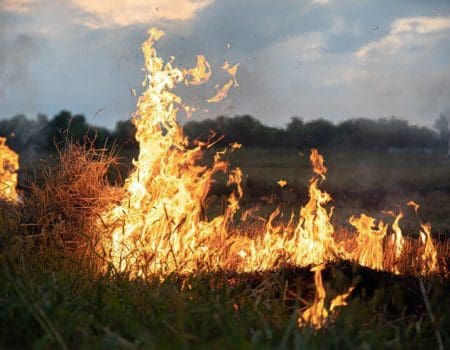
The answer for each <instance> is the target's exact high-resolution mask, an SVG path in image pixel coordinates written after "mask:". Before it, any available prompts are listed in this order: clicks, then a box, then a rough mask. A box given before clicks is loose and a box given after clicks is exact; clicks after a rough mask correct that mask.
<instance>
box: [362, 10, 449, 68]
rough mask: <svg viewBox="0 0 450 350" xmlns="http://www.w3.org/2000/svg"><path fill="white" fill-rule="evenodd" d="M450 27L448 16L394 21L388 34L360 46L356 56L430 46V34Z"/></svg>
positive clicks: (392, 52)
mask: <svg viewBox="0 0 450 350" xmlns="http://www.w3.org/2000/svg"><path fill="white" fill-rule="evenodd" d="M449 29H450V17H409V18H400V19H397V20H395V21H394V23H393V24H392V26H391V30H390V32H389V34H388V35H386V36H385V37H383V38H382V39H380V40H377V41H372V42H370V43H368V44H367V45H365V46H363V47H361V48H360V49H359V50H358V51H357V52H356V56H357V57H358V58H360V59H365V58H367V57H368V56H370V55H392V54H395V53H396V52H398V51H399V50H401V49H407V48H413V47H419V46H430V45H431V44H432V43H431V39H433V38H430V36H431V35H433V34H434V35H436V34H438V33H439V32H442V31H445V30H449Z"/></svg>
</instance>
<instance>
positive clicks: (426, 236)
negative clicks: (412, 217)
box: [420, 224, 439, 275]
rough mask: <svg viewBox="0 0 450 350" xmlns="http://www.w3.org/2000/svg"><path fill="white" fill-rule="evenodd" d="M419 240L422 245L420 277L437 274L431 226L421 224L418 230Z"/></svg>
mask: <svg viewBox="0 0 450 350" xmlns="http://www.w3.org/2000/svg"><path fill="white" fill-rule="evenodd" d="M420 239H421V241H422V243H423V245H424V247H423V253H422V257H421V258H422V265H421V266H422V270H421V273H422V275H428V274H430V273H437V272H439V268H438V260H437V252H436V248H435V247H434V244H433V240H432V238H431V225H430V224H422V225H421V230H420Z"/></svg>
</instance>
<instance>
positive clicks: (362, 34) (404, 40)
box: [0, 0, 450, 128]
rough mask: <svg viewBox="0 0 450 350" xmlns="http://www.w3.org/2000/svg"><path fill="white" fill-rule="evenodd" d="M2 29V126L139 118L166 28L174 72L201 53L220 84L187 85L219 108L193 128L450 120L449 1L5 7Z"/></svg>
mask: <svg viewBox="0 0 450 350" xmlns="http://www.w3.org/2000/svg"><path fill="white" fill-rule="evenodd" d="M0 23H1V25H0V52H1V54H0V117H1V118H10V117H12V116H13V115H16V114H22V113H23V114H25V115H26V116H27V117H28V118H35V117H36V115H37V114H38V113H43V114H46V115H48V116H49V117H50V118H51V117H52V116H53V115H55V114H57V113H58V112H59V111H61V110H64V109H66V110H70V111H73V113H76V114H77V113H79V114H83V115H85V116H86V119H87V121H88V122H89V123H91V124H95V125H98V126H108V127H109V128H111V125H114V124H115V123H116V122H117V121H119V120H126V119H128V118H129V116H130V114H131V113H133V112H134V111H135V103H136V98H135V97H134V96H133V95H132V94H131V92H130V91H131V89H137V87H139V86H140V84H141V81H142V78H143V74H142V66H143V59H142V54H141V51H140V45H141V42H142V41H143V40H144V39H145V37H146V34H147V30H148V28H150V27H151V26H157V27H158V28H160V29H162V30H164V31H165V32H166V34H167V35H166V37H164V38H162V39H161V40H160V42H158V43H157V45H156V49H157V51H158V54H159V55H160V56H162V57H164V58H165V59H167V58H168V57H170V56H171V55H174V56H175V61H174V64H175V65H176V66H180V67H181V66H186V67H192V66H193V65H194V64H195V58H196V55H197V54H204V55H205V56H206V59H207V60H208V61H209V62H210V63H211V66H212V71H213V76H212V79H211V82H208V83H207V84H205V85H204V86H200V87H194V88H192V89H189V90H188V89H186V88H185V87H183V86H180V87H179V88H177V92H179V93H180V95H182V96H183V98H184V101H185V102H186V103H187V104H195V105H196V106H198V107H199V108H200V109H205V108H206V109H208V110H209V112H208V113H205V112H200V113H195V114H194V116H193V118H192V119H193V120H202V119H214V118H215V117H216V116H219V115H227V116H234V115H245V114H248V115H252V116H255V117H256V118H257V119H258V120H260V121H261V122H262V123H263V124H265V125H268V126H274V127H284V126H285V125H286V124H287V123H288V122H289V120H290V119H291V117H293V116H301V117H302V119H303V120H305V121H309V120H315V119H319V118H323V119H326V120H330V121H332V122H333V123H339V122H341V121H344V120H348V119H356V118H368V119H380V118H389V117H391V116H395V117H397V118H399V119H404V120H407V121H408V122H409V123H410V124H411V125H418V126H427V127H433V122H434V120H435V119H437V118H438V117H439V114H440V113H444V114H445V115H447V116H448V115H450V103H449V101H450V74H449V73H450V63H449V62H448V60H447V59H446V58H447V57H448V54H449V53H450V40H448V39H449V38H450V4H449V3H448V2H447V1H432V2H426V3H425V4H424V3H423V2H419V1H416V2H413V3H411V2H406V1H400V2H396V3H394V4H392V3H390V2H388V1H380V2H378V3H377V4H374V3H369V2H366V1H363V2H359V3H357V4H356V3H355V2H354V1H351V0H342V1H339V2H338V1H336V0H329V1H327V0H320V1H318V0H311V1H291V0H285V1H282V2H278V3H277V4H276V5H274V4H273V3H272V2H270V1H264V2H261V1H248V2H245V4H241V3H239V2H237V1H224V0H201V1H192V0H183V1H181V2H180V1H178V2H172V1H169V2H167V1H151V2H149V1H144V0H132V1H128V2H127V3H126V4H123V5H122V3H121V2H112V3H108V4H106V3H102V2H99V1H85V0H67V1H64V2H63V3H59V4H54V3H52V2H51V1H49V0H20V1H19V0H3V1H2V2H1V3H0ZM225 60H228V61H229V62H230V63H231V64H234V63H240V65H239V69H238V73H237V79H238V81H239V85H240V86H238V87H235V88H233V89H231V90H230V93H229V95H228V97H227V98H226V99H225V100H224V101H222V103H220V104H208V103H207V102H206V99H207V98H210V97H211V96H212V95H214V85H215V84H216V83H223V81H224V77H223V74H221V73H220V72H219V71H220V67H221V65H222V64H223V62H224V61H225Z"/></svg>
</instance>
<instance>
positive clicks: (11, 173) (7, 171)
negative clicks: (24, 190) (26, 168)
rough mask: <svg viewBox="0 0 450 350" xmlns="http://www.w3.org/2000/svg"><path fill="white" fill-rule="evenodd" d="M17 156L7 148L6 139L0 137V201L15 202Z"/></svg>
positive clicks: (16, 196)
mask: <svg viewBox="0 0 450 350" xmlns="http://www.w3.org/2000/svg"><path fill="white" fill-rule="evenodd" d="M18 170H19V156H18V155H17V153H15V152H14V151H13V150H11V149H10V148H9V147H8V146H6V138H4V137H0V200H13V201H15V200H17V199H18V195H17V192H16V186H17V171H18Z"/></svg>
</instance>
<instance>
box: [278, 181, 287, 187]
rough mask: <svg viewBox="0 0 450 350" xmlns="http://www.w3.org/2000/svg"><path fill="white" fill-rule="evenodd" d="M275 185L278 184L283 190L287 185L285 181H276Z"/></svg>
mask: <svg viewBox="0 0 450 350" xmlns="http://www.w3.org/2000/svg"><path fill="white" fill-rule="evenodd" d="M277 184H278V185H279V186H280V187H281V188H283V187H284V186H286V185H287V181H286V180H278V181H277Z"/></svg>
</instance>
